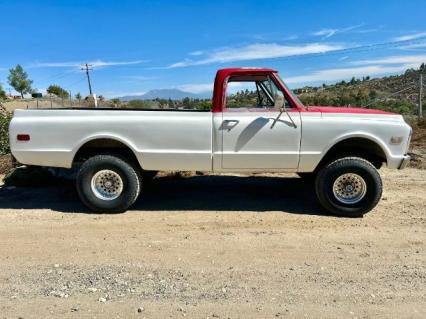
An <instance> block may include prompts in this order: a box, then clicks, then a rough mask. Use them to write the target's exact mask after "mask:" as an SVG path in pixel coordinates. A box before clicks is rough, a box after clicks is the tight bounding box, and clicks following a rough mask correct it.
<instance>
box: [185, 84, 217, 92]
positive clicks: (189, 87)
mask: <svg viewBox="0 0 426 319" xmlns="http://www.w3.org/2000/svg"><path fill="white" fill-rule="evenodd" d="M177 88H178V89H179V90H182V91H185V92H190V93H195V94H199V93H206V92H212V91H213V84H212V83H194V84H183V85H179V86H177Z"/></svg>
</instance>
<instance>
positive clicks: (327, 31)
mask: <svg viewBox="0 0 426 319" xmlns="http://www.w3.org/2000/svg"><path fill="white" fill-rule="evenodd" d="M337 31H339V29H321V30H319V31H317V32H314V33H312V35H315V36H318V37H322V36H324V37H325V38H329V37H332V36H333V35H335V34H336V33H337Z"/></svg>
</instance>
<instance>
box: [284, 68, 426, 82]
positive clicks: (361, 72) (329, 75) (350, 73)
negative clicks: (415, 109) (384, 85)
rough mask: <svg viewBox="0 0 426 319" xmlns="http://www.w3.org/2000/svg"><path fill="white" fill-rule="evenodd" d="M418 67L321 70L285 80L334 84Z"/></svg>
mask: <svg viewBox="0 0 426 319" xmlns="http://www.w3.org/2000/svg"><path fill="white" fill-rule="evenodd" d="M413 67H418V65H417V64H400V65H395V66H389V65H386V66H383V65H368V66H359V67H352V68H336V69H327V70H319V71H316V72H313V73H310V74H305V75H299V76H293V77H288V78H284V80H285V82H286V83H289V84H295V83H297V84H303V83H309V82H332V81H340V80H348V79H350V78H352V77H362V76H367V75H368V76H378V75H386V74H393V73H401V72H404V71H405V70H406V69H409V68H413Z"/></svg>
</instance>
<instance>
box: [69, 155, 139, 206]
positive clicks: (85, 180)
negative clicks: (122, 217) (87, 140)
mask: <svg viewBox="0 0 426 319" xmlns="http://www.w3.org/2000/svg"><path fill="white" fill-rule="evenodd" d="M141 183H142V179H141V176H140V174H139V171H138V169H137V168H135V167H134V166H133V165H131V164H129V163H128V162H126V161H125V160H123V159H121V158H118V157H116V156H112V155H97V156H94V157H91V158H89V159H88V160H87V161H85V162H84V163H83V165H82V166H81V169H80V171H79V173H78V175H77V192H78V195H79V197H80V199H81V201H82V202H83V204H84V205H85V206H87V207H88V208H89V209H90V210H92V211H94V212H99V213H121V212H124V211H126V210H127V209H128V208H129V207H130V206H131V205H132V204H133V203H134V202H135V201H136V199H137V197H138V196H139V193H140V190H141Z"/></svg>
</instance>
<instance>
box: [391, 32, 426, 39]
mask: <svg viewBox="0 0 426 319" xmlns="http://www.w3.org/2000/svg"><path fill="white" fill-rule="evenodd" d="M424 37H426V32H418V33H412V34H407V35H403V36H400V37H396V38H393V41H409V40H415V39H419V38H424Z"/></svg>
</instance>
